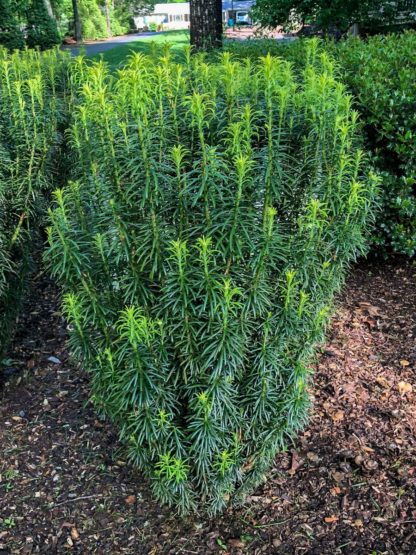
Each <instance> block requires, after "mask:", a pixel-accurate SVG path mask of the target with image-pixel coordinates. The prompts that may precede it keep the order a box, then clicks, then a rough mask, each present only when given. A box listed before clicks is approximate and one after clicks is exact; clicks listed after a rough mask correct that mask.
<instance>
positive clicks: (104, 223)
mask: <svg viewBox="0 0 416 555" xmlns="http://www.w3.org/2000/svg"><path fill="white" fill-rule="evenodd" d="M332 72H333V68H332V63H331V61H330V60H329V59H328V58H327V57H326V56H323V57H322V58H321V67H320V68H319V69H316V68H315V69H314V68H313V67H311V66H308V67H307V68H306V70H305V72H304V73H303V75H302V78H301V79H297V78H296V77H295V75H294V74H293V72H292V70H291V68H290V65H289V64H288V63H287V62H285V61H282V60H279V59H275V58H272V57H270V56H268V57H265V58H263V59H261V60H259V61H258V62H257V63H252V62H251V61H250V60H245V61H244V62H236V61H234V60H233V59H232V58H231V57H230V55H229V54H224V55H223V57H222V59H221V61H220V62H219V63H213V64H209V63H206V61H205V59H204V57H200V56H195V57H192V59H190V57H189V56H188V58H187V62H186V63H185V64H184V65H182V64H175V63H173V62H172V61H171V60H170V57H169V53H167V54H166V55H165V56H164V57H162V58H161V59H160V60H159V62H157V63H154V62H153V61H152V59H150V58H146V57H144V56H143V55H141V54H135V55H132V56H131V58H130V61H129V64H128V65H127V67H126V68H125V69H123V70H122V71H120V72H119V74H118V76H117V77H116V78H115V77H113V76H111V75H109V74H108V73H107V71H106V69H105V66H104V65H103V64H102V63H97V64H95V65H93V66H92V67H86V66H85V64H83V63H82V62H81V61H80V60H78V61H77V62H76V64H75V67H74V68H73V72H72V80H73V82H74V83H77V82H81V84H82V87H81V89H80V91H79V100H78V106H77V109H76V110H75V112H74V119H73V123H72V126H71V130H70V141H71V145H72V156H73V160H72V163H71V166H72V167H73V168H74V173H73V178H74V181H73V182H72V183H71V184H70V185H69V186H68V187H65V188H64V189H60V190H57V191H56V193H55V199H56V206H55V209H54V210H53V211H51V213H50V218H51V227H50V228H49V230H48V238H49V249H48V251H47V253H46V260H47V261H49V263H50V264H51V267H52V271H53V273H54V275H55V276H57V278H58V279H59V280H60V281H61V283H62V284H63V287H64V290H65V296H64V311H65V314H66V315H67V318H68V320H69V322H70V324H71V329H72V331H71V338H70V341H71V347H72V351H73V353H74V354H75V355H76V356H78V357H79V358H80V359H81V360H82V361H83V364H84V366H85V367H86V368H89V369H90V370H91V371H92V395H93V399H94V401H95V403H96V405H97V407H98V408H99V409H100V410H101V411H102V412H104V413H105V414H107V415H108V416H109V417H110V418H111V419H112V420H113V421H115V422H116V423H117V424H118V426H119V428H120V434H121V438H122V439H123V440H124V441H125V442H126V443H127V444H128V451H129V457H130V459H131V460H132V461H133V462H135V463H137V464H138V465H139V466H140V468H141V469H143V470H144V471H145V473H146V474H147V476H148V477H149V478H150V480H151V483H152V487H153V491H154V493H155V494H156V495H157V497H158V498H159V499H161V500H162V501H163V502H167V503H170V504H174V505H175V506H177V507H179V509H180V510H182V511H189V510H192V509H194V508H195V507H197V506H202V507H203V508H205V509H208V510H209V511H211V512H215V511H217V510H220V509H221V508H222V507H223V506H224V504H225V503H226V502H227V501H228V499H229V498H230V495H231V494H233V493H234V494H235V499H239V498H240V497H241V496H242V495H243V494H244V493H245V492H246V491H247V490H250V489H251V488H253V487H254V486H255V485H256V484H257V483H258V482H259V481H260V480H261V479H262V477H263V475H264V472H265V471H267V469H268V468H269V466H270V464H271V462H272V460H273V457H274V456H275V453H276V450H278V449H281V448H282V447H283V445H284V444H285V441H286V440H287V438H288V437H290V436H291V435H292V434H294V433H295V432H296V430H297V429H298V428H299V427H300V426H302V424H303V423H304V421H305V418H306V415H307V410H308V406H309V400H308V381H309V374H310V370H309V368H308V363H309V361H310V357H311V354H312V352H313V346H314V344H315V343H316V342H317V341H320V340H321V339H322V334H323V331H324V327H325V323H326V321H327V319H328V316H329V314H330V311H331V300H332V296H333V293H334V291H336V290H337V289H338V287H339V285H340V283H341V282H342V279H343V275H344V271H345V268H346V266H347V265H348V263H349V261H351V260H352V259H354V258H355V257H356V256H357V255H358V254H359V253H361V252H363V249H364V243H365V241H364V234H365V232H366V231H365V229H366V224H367V223H368V220H369V218H370V214H371V203H372V199H373V196H374V193H375V188H376V182H375V179H374V178H371V179H370V180H368V179H363V178H362V166H363V159H364V158H363V153H362V151H361V150H360V149H359V148H357V137H356V127H357V114H356V113H355V112H354V111H353V110H352V109H351V99H350V98H349V97H348V96H347V95H346V94H345V91H344V88H343V86H342V85H340V84H338V83H337V82H336V81H335V80H334V78H333V74H332Z"/></svg>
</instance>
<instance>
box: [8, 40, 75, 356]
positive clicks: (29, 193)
mask: <svg viewBox="0 0 416 555" xmlns="http://www.w3.org/2000/svg"><path fill="white" fill-rule="evenodd" d="M66 60H67V57H66V55H63V54H61V53H59V51H56V50H51V51H49V52H46V53H42V54H41V53H39V52H37V51H34V50H27V51H23V52H15V53H14V54H8V52H7V51H6V49H0V355H1V354H2V352H3V351H4V348H5V346H6V344H7V341H8V339H9V338H10V335H11V332H12V329H13V325H14V322H15V319H16V315H17V313H18V308H19V305H20V301H21V296H22V292H23V289H24V285H25V282H26V277H27V275H28V272H29V269H30V260H31V255H32V254H33V248H34V241H35V237H36V232H37V230H38V228H39V225H40V219H41V215H42V211H43V209H44V202H43V200H44V195H45V193H46V192H47V190H48V189H51V188H52V177H53V168H54V167H55V165H56V152H57V148H58V145H59V142H60V139H59V133H58V131H59V125H60V118H61V114H62V100H59V98H58V97H59V94H58V92H61V91H62V86H63V79H64V73H65V67H66V64H67V62H66Z"/></svg>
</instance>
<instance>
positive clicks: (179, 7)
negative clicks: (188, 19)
mask: <svg viewBox="0 0 416 555" xmlns="http://www.w3.org/2000/svg"><path fill="white" fill-rule="evenodd" d="M254 3H255V0H235V1H234V2H231V0H227V1H226V2H224V1H223V3H222V9H223V11H226V10H231V9H234V10H249V9H250V8H251V7H252V6H253V4H254ZM153 13H169V14H181V13H189V2H178V3H170V4H155V7H154V9H153Z"/></svg>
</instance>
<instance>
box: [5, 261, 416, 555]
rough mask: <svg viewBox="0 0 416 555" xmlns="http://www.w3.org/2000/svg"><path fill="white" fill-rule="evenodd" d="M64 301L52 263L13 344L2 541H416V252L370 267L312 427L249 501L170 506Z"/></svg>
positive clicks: (408, 544) (330, 347) (395, 549)
mask: <svg viewBox="0 0 416 555" xmlns="http://www.w3.org/2000/svg"><path fill="white" fill-rule="evenodd" d="M57 310H58V303H57V292H56V290H55V289H54V287H53V286H52V285H51V284H50V283H49V282H48V281H47V280H46V279H45V278H40V279H38V281H37V283H36V287H35V290H34V294H33V296H32V301H31V305H28V307H27V313H26V315H25V316H24V317H23V320H22V322H21V325H20V331H19V333H18V335H17V337H16V339H15V342H14V347H13V349H12V350H11V351H10V353H9V359H10V360H9V366H10V367H11V368H16V369H17V370H20V372H19V373H18V374H17V375H16V376H14V377H13V379H11V380H10V382H9V383H6V385H5V387H4V388H3V391H2V392H0V554H2V555H5V554H9V553H10V554H15V553H19V554H20V553H25V554H29V553H47V554H49V553H50V554H53V553H68V552H70V553H79V554H81V553H82V554H104V553H106V554H119V553H127V554H132V555H133V554H134V555H140V554H149V555H160V554H179V553H184V554H186V553H191V554H209V553H223V554H226V553H229V554H231V555H237V554H244V553H250V554H256V555H257V554H260V553H266V554H274V553H276V554H279V555H280V554H299V555H301V554H302V555H303V554H308V555H315V554H316V555H318V554H319V555H336V554H354V555H361V554H363V555H364V554H365V555H382V554H389V555H390V554H397V555H402V554H415V553H416V493H415V492H416V488H415V486H416V398H415V392H416V379H415V368H416V314H415V312H416V268H415V267H412V266H410V265H409V264H407V263H405V262H403V261H399V262H396V263H390V264H383V265H381V264H378V263H377V262H374V261H373V262H368V263H365V262H363V263H361V264H360V265H358V266H357V267H356V268H355V269H354V271H353V273H352V275H351V277H350V279H349V281H348V283H347V286H346V288H345V292H344V294H343V296H342V298H341V299H340V304H339V309H338V311H337V314H336V316H335V317H334V320H333V323H332V328H331V331H330V334H329V338H328V342H327V344H326V346H325V347H324V348H323V349H322V352H321V353H320V355H319V362H318V364H317V367H316V374H315V380H314V390H313V395H314V399H315V403H314V411H313V414H312V415H311V420H310V424H309V426H308V428H307V429H306V430H305V431H304V433H302V434H301V435H300V436H299V437H298V439H297V441H296V444H295V445H294V446H293V448H292V449H291V450H290V451H289V452H288V453H283V454H280V455H278V456H277V457H276V461H275V465H274V468H273V470H272V472H271V473H270V475H269V477H268V480H267V482H265V484H264V485H263V486H262V487H261V488H259V489H258V490H257V491H256V492H255V493H254V494H253V495H252V496H250V497H249V498H248V499H247V502H246V504H245V506H244V507H241V508H239V509H230V510H228V511H227V512H225V513H224V514H223V515H222V516H221V517H220V518H217V519H211V520H209V519H206V518H204V517H202V516H201V517H197V516H196V517H195V516H194V517H192V518H188V519H185V520H183V519H180V518H178V517H177V516H176V515H175V514H174V513H173V512H172V511H170V510H169V509H166V508H165V507H160V506H159V505H158V504H157V503H155V502H154V501H153V500H152V499H151V496H150V494H149V491H148V488H147V485H146V484H145V483H143V480H142V478H141V476H140V474H139V473H137V472H136V471H135V470H134V469H132V468H131V467H130V466H128V465H126V464H125V462H124V460H123V455H122V451H120V450H119V445H118V443H117V438H116V435H115V433H114V430H113V429H112V427H111V426H110V425H108V424H107V423H106V422H102V421H100V420H99V419H98V418H97V416H96V414H95V412H94V410H93V407H92V406H91V405H90V403H89V402H88V377H87V376H85V374H84V373H83V372H82V371H81V370H80V369H78V368H77V367H75V366H74V365H73V364H71V362H70V361H69V359H68V353H67V351H66V347H65V338H66V332H65V325H64V323H63V321H62V318H61V316H60V314H59V312H57ZM50 357H54V358H53V359H50ZM48 359H49V360H48Z"/></svg>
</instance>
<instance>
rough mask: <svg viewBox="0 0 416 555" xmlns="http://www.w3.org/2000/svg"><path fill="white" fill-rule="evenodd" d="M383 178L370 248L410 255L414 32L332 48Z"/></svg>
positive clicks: (415, 153)
mask: <svg viewBox="0 0 416 555" xmlns="http://www.w3.org/2000/svg"><path fill="white" fill-rule="evenodd" d="M333 48H334V49H335V51H336V54H337V58H338V60H339V63H340V66H341V71H342V77H343V79H344V81H345V82H346V83H347V85H348V86H349V88H350V90H351V91H352V92H353V93H354V95H355V96H356V98H357V101H358V106H359V109H360V112H361V114H362V115H363V118H364V121H365V124H366V128H367V131H368V134H367V135H368V141H369V145H370V147H371V148H372V150H373V152H374V156H375V162H376V163H377V166H378V168H379V169H380V171H381V172H382V175H383V187H382V206H383V210H382V212H380V217H379V221H378V226H377V233H376V235H375V238H374V239H375V242H376V244H379V245H382V246H387V247H388V248H392V249H393V250H394V251H396V252H399V253H403V254H407V255H408V256H414V255H415V254H416V33H415V32H413V31H412V32H406V33H403V34H400V35H388V36H377V37H372V38H371V39H369V40H368V41H366V42H363V41H360V40H358V39H350V40H348V41H346V42H344V43H341V44H340V45H337V46H336V47H333Z"/></svg>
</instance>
